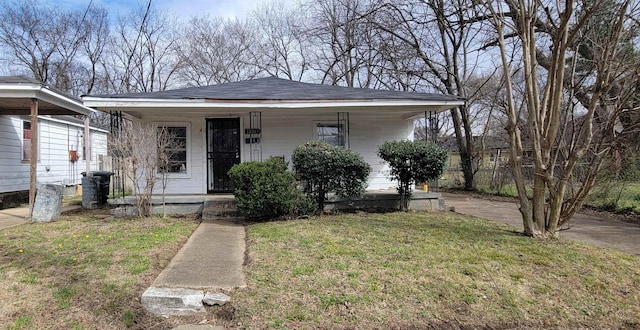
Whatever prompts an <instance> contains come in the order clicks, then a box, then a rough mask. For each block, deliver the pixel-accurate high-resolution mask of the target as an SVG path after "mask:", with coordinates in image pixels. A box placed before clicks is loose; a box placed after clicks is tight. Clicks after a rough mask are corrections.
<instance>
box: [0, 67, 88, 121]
mask: <svg viewBox="0 0 640 330" xmlns="http://www.w3.org/2000/svg"><path fill="white" fill-rule="evenodd" d="M32 99H36V100H38V114H40V115H78V114H80V115H89V114H91V113H93V112H95V110H94V109H91V108H89V107H86V106H85V105H84V104H82V102H81V101H80V100H79V99H77V98H75V97H73V96H71V95H68V94H66V93H64V92H62V91H59V90H57V89H55V88H52V87H49V86H48V85H46V84H43V83H40V82H38V81H36V80H34V79H30V78H27V77H23V76H0V115H29V114H30V113H31V100H32Z"/></svg>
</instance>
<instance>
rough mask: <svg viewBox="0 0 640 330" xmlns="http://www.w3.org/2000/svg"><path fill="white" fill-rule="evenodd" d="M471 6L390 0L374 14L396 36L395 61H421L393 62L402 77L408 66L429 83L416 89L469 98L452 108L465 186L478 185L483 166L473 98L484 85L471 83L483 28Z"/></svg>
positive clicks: (423, 82) (392, 55)
mask: <svg viewBox="0 0 640 330" xmlns="http://www.w3.org/2000/svg"><path fill="white" fill-rule="evenodd" d="M470 9H471V6H470V1H467V0H455V1H444V0H424V1H414V0H406V1H400V2H396V1H393V2H388V3H386V4H385V5H384V6H383V7H382V8H381V9H380V11H381V12H382V14H379V15H376V16H372V17H374V18H375V19H374V20H373V21H372V23H373V25H374V26H375V27H376V28H377V29H379V30H381V31H383V32H384V33H385V34H386V35H387V36H388V40H391V41H390V44H389V45H388V46H387V47H386V49H387V50H388V52H389V53H388V54H387V58H388V59H389V61H392V60H393V58H403V57H407V56H409V57H410V58H414V59H415V60H416V61H415V62H411V64H412V65H411V66H410V67H398V66H393V67H392V70H391V71H395V74H396V76H398V75H399V72H398V71H400V72H402V71H405V72H402V74H404V75H406V76H407V77H414V78H418V79H419V84H420V85H422V86H423V87H422V88H420V89H418V88H416V90H418V91H425V90H426V91H438V92H442V93H446V94H450V95H457V96H461V97H464V98H467V99H468V100H469V102H468V104H467V105H466V106H461V107H458V108H455V109H452V110H451V118H452V123H453V129H454V132H455V137H456V141H457V144H458V149H459V151H460V158H461V167H462V172H463V175H464V188H465V189H473V188H474V187H475V182H474V175H475V173H476V167H477V166H476V164H475V161H476V160H474V158H476V153H475V151H474V140H473V127H472V126H473V123H472V122H473V117H474V116H473V115H472V114H471V109H472V107H471V106H470V103H472V102H473V100H474V97H475V95H476V93H477V91H479V90H480V87H481V86H482V85H483V84H482V83H480V84H475V87H474V88H471V87H470V85H469V81H470V80H471V78H472V77H474V75H477V65H478V63H477V61H478V58H477V55H476V56H474V55H473V54H474V50H475V49H477V48H478V42H477V39H478V36H479V34H480V32H481V31H480V29H478V28H476V27H475V23H471V21H470V19H469V18H470V16H471V14H472V11H471V10H470ZM385 39H387V38H385ZM398 52H400V53H398ZM397 54H399V56H398V55H397ZM416 64H417V65H416ZM476 78H477V77H476ZM402 83H403V82H402V81H401V80H398V84H402Z"/></svg>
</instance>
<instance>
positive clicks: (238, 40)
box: [176, 16, 260, 86]
mask: <svg viewBox="0 0 640 330" xmlns="http://www.w3.org/2000/svg"><path fill="white" fill-rule="evenodd" d="M180 35H181V37H180V43H179V44H178V45H177V47H176V50H177V53H178V56H179V59H180V61H181V62H182V67H181V69H180V70H179V72H178V75H179V77H180V80H181V81H182V82H183V83H185V84H187V85H190V86H206V85H213V84H221V83H226V82H232V81H239V80H245V79H252V78H254V77H256V76H257V75H258V74H259V73H260V69H259V68H258V66H256V65H255V64H254V62H253V61H254V58H253V57H252V55H251V51H250V48H251V47H254V45H255V44H256V43H257V40H256V37H255V33H254V31H253V30H252V29H251V28H250V26H249V25H248V24H247V23H245V22H241V21H229V20H223V19H221V18H210V17H208V16H203V17H193V18H192V19H191V20H190V21H189V24H187V25H185V26H184V27H183V28H182V31H181V32H180Z"/></svg>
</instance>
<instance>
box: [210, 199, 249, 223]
mask: <svg viewBox="0 0 640 330" xmlns="http://www.w3.org/2000/svg"><path fill="white" fill-rule="evenodd" d="M239 217H240V213H239V212H238V207H237V206H236V202H235V199H233V198H224V199H217V200H207V201H205V202H204V207H203V208H202V220H203V221H215V220H236V219H238V218H239Z"/></svg>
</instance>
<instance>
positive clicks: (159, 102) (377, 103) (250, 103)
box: [82, 96, 464, 110]
mask: <svg viewBox="0 0 640 330" xmlns="http://www.w3.org/2000/svg"><path fill="white" fill-rule="evenodd" d="M82 100H83V103H84V104H85V105H86V106H89V107H94V108H109V109H116V108H122V109H121V110H124V109H125V108H149V107H153V108H274V109H277V108H282V109H295V108H324V107H386V106H426V107H438V108H443V107H444V108H445V109H450V108H454V107H457V106H461V105H464V100H411V99H373V100H210V99H129V98H100V97H91V96H85V97H83V99H82Z"/></svg>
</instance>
